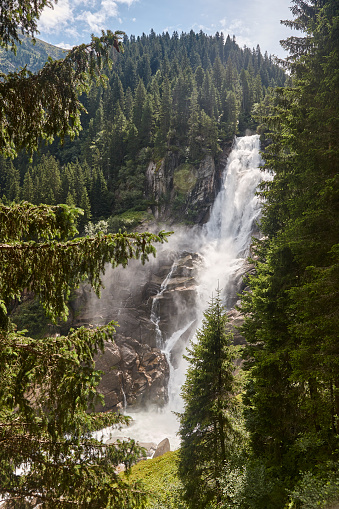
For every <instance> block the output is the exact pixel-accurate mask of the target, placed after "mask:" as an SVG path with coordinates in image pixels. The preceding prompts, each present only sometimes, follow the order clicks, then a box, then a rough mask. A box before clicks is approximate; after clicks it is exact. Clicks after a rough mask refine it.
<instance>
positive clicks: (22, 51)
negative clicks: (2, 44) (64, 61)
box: [0, 36, 67, 74]
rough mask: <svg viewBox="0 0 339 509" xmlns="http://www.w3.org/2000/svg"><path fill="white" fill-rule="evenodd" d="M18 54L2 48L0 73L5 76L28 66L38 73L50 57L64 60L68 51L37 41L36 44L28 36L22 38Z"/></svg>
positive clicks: (0, 52)
mask: <svg viewBox="0 0 339 509" xmlns="http://www.w3.org/2000/svg"><path fill="white" fill-rule="evenodd" d="M20 41H21V44H19V45H18V47H17V50H16V54H15V53H14V52H8V51H6V50H5V49H3V48H0V72H3V73H5V74H7V73H9V72H16V71H18V70H19V69H20V68H22V67H25V66H27V69H28V70H29V71H31V72H36V71H38V70H39V69H41V67H42V66H43V65H44V63H45V62H46V60H47V59H48V57H51V58H53V59H58V58H64V57H65V55H66V53H67V51H66V50H63V49H61V48H57V47H56V46H52V44H48V43H47V42H44V41H41V40H40V39H36V42H35V44H34V43H33V41H32V39H30V38H29V37H27V36H21V37H20Z"/></svg>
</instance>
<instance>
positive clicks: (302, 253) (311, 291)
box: [243, 0, 339, 507]
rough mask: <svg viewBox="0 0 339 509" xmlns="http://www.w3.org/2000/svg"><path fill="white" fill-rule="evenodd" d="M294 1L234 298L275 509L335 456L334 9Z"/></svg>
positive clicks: (254, 429) (257, 439)
mask: <svg viewBox="0 0 339 509" xmlns="http://www.w3.org/2000/svg"><path fill="white" fill-rule="evenodd" d="M293 4H294V5H293V7H292V12H293V14H294V15H295V19H294V20H293V21H291V22H286V24H288V25H290V26H293V27H295V28H297V29H302V31H303V32H304V35H303V36H302V37H300V38H298V37H294V36H293V37H291V38H289V39H287V40H286V41H285V43H284V46H285V47H286V48H288V49H289V50H290V53H291V55H290V57H289V58H288V61H287V64H288V65H289V67H290V71H291V75H292V78H293V86H290V87H286V88H285V89H278V91H277V95H276V99H275V104H276V107H275V109H274V111H273V114H272V116H271V119H270V121H269V127H270V132H269V135H268V136H269V137H270V138H271V140H272V143H271V144H270V145H269V146H268V147H267V149H266V151H265V153H264V158H265V164H266V167H267V168H269V169H270V170H271V171H273V172H274V174H275V176H274V179H273V180H272V181H271V182H268V183H266V184H264V186H263V189H262V193H263V196H264V197H265V199H266V202H265V205H264V211H263V218H262V221H261V230H262V233H263V234H264V236H265V238H264V239H263V240H261V241H258V242H257V243H256V244H257V246H256V253H257V262H256V275H255V276H254V277H253V278H252V280H251V283H250V286H251V292H250V293H248V294H247V295H246V296H245V298H244V301H243V302H244V304H243V309H244V310H245V311H246V312H248V316H247V319H246V323H245V326H244V332H245V337H246V339H247V340H248V341H249V343H251V345H250V346H249V348H248V358H249V364H250V365H252V381H251V384H250V386H249V388H248V399H247V404H248V409H247V424H248V428H249V430H250V432H251V440H252V448H253V451H254V453H255V455H256V456H257V458H259V460H260V462H261V463H262V464H263V465H265V466H266V467H267V471H268V472H269V473H270V476H271V481H272V482H274V484H275V489H274V490H272V495H271V497H267V502H266V505H265V507H274V504H278V506H280V507H282V506H283V505H284V504H285V503H286V500H287V490H291V489H292V488H294V487H295V484H296V483H297V482H298V479H300V478H301V477H302V475H308V476H318V478H320V479H322V482H323V484H324V485H326V482H327V481H326V479H327V477H326V476H328V478H330V477H331V473H332V472H335V473H336V472H337V471H338V459H339V450H338V433H339V422H338V411H339V406H338V402H339V396H338V395H339V383H338V377H337V373H338V369H339V349H338V336H339V322H338V288H339V277H338V276H339V272H338V267H339V264H338V260H339V259H338V252H339V250H338V238H339V237H338V234H339V222H338V217H339V214H338V189H339V186H338V174H339V173H338V170H339V157H338V154H339V144H338V136H337V134H336V133H338V129H339V124H338V119H339V111H338V104H339V97H338V94H339V86H338V74H337V72H336V71H335V69H337V68H338V65H339V49H338V38H337V27H338V20H339V5H338V2H336V1H333V0H325V1H321V2H318V1H315V0H309V1H308V2H304V1H301V0H294V1H293ZM277 423H279V425H277ZM324 465H326V466H325V467H324ZM318 481H319V479H318ZM319 482H320V481H319ZM315 496H316V495H315ZM337 496H338V497H339V493H338V495H337ZM319 497H321V495H319ZM315 500H316V501H315V506H318V505H320V504H321V503H322V502H323V499H322V498H319V499H315ZM261 507H263V506H261ZM297 507H299V505H297Z"/></svg>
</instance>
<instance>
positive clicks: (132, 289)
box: [72, 252, 202, 411]
mask: <svg viewBox="0 0 339 509" xmlns="http://www.w3.org/2000/svg"><path fill="white" fill-rule="evenodd" d="M176 257H177V255H176V253H173V252H172V253H169V252H166V253H163V254H162V255H159V257H158V258H157V259H156V260H153V261H151V262H150V263H148V264H146V265H144V266H141V265H140V263H138V262H135V263H134V261H132V263H130V265H129V266H128V267H127V268H126V269H121V268H117V269H114V271H113V270H111V269H110V270H108V271H107V274H106V276H107V277H106V278H105V280H104V282H105V288H104V289H103V290H102V295H101V299H100V300H99V299H97V297H96V296H95V295H94V294H93V292H91V291H90V289H89V288H88V287H85V286H84V287H82V288H81V289H80V290H79V291H78V295H77V298H76V299H75V300H74V302H73V303H72V308H73V322H72V326H73V327H74V326H75V327H77V326H81V325H85V326H92V327H93V326H96V325H102V324H105V323H108V322H110V321H111V320H116V321H117V322H118V324H119V326H117V327H116V335H115V337H114V343H106V345H105V352H104V354H101V355H99V356H98V357H97V359H96V368H97V369H99V370H101V371H103V373H104V374H103V377H102V380H101V383H100V385H99V390H100V392H101V393H102V394H103V395H104V400H105V403H104V406H98V407H97V410H98V411H99V410H100V411H101V410H119V409H122V408H124V407H125V406H134V407H143V406H145V405H147V404H151V405H156V406H159V407H162V406H163V405H165V404H166V402H167V400H168V393H167V385H168V379H169V365H168V361H167V359H166V356H165V355H164V353H162V352H161V347H162V346H163V344H164V343H166V341H167V339H168V338H169V337H171V335H172V334H173V332H175V331H177V330H180V329H181V328H182V327H183V326H184V325H186V324H187V323H189V322H192V324H191V326H190V328H189V329H188V330H186V331H185V332H183V334H182V335H181V336H180V335H179V337H178V339H177V343H176V344H175V345H174V347H173V350H172V352H171V362H172V363H173V364H174V365H175V364H176V360H177V359H178V358H179V356H181V355H182V353H183V351H184V349H185V346H184V345H185V344H186V343H187V340H188V337H189V334H190V333H191V332H192V330H193V327H194V323H195V322H194V321H195V318H196V306H195V298H196V285H197V283H196V276H197V270H198V268H199V267H200V264H201V263H202V262H201V258H200V256H199V255H197V254H195V253H189V252H183V253H182V254H181V255H180V257H179V259H176ZM175 259H176V262H175V264H174V265H173V262H174V260H175ZM170 271H172V272H171V278H170V279H169V282H168V285H167V286H166V288H164V289H163V292H161V288H162V286H161V285H162V284H163V282H164V280H165V279H166V276H167V275H168V274H169V273H170ZM160 293H161V295H160V296H159V294H160ZM155 300H156V301H157V302H156V305H157V307H158V309H157V313H160V315H159V316H161V320H160V322H159V323H158V327H159V329H160V331H161V336H162V340H161V341H160V342H159V339H157V334H156V325H155V323H154V321H152V319H151V314H152V305H154V301H155Z"/></svg>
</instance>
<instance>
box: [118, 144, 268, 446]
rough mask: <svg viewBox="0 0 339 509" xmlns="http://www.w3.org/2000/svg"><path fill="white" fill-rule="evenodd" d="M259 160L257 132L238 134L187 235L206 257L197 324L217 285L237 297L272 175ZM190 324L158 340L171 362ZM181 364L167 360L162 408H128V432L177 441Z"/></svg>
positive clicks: (146, 438)
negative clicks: (202, 219)
mask: <svg viewBox="0 0 339 509" xmlns="http://www.w3.org/2000/svg"><path fill="white" fill-rule="evenodd" d="M260 165H261V158H260V154H259V136H258V135H255V136H245V137H243V138H237V139H236V140H235V143H234V147H233V150H232V152H231V154H230V156H229V158H228V162H227V166H226V168H225V172H224V177H223V184H222V189H221V191H220V192H219V194H218V196H217V198H216V200H215V203H214V205H213V208H212V211H211V216H210V220H209V221H208V223H207V224H206V225H205V227H204V228H203V230H202V231H201V230H200V233H199V234H195V237H194V238H193V239H191V242H190V244H191V245H192V246H193V245H194V246H198V247H197V248H196V251H198V252H199V253H200V254H201V255H202V257H203V259H204V265H203V267H202V268H201V270H200V274H199V289H198V295H197V308H198V316H199V317H200V318H199V319H198V326H199V323H201V318H202V314H203V311H204V310H205V309H206V308H207V306H208V302H209V301H210V299H211V297H212V295H213V292H214V291H215V289H216V288H217V287H219V288H220V289H221V290H222V296H223V300H224V302H225V304H226V306H228V305H229V304H230V303H231V302H232V301H234V300H235V299H236V292H237V290H238V288H237V280H239V277H240V274H241V271H242V268H243V266H244V264H245V262H246V257H247V255H248V252H249V248H250V243H251V235H252V234H253V229H254V226H255V224H256V221H257V220H258V218H259V215H260V202H259V199H258V197H257V196H256V189H257V186H258V184H259V183H260V182H261V181H262V180H263V178H265V179H268V178H270V177H269V176H268V175H267V174H264V173H263V172H262V170H260ZM186 240H187V239H186ZM177 249H178V247H177ZM174 267H175V263H174V264H173V265H172V268H171V271H170V272H169V274H168V275H167V277H166V278H165V280H164V282H163V283H162V285H161V288H160V292H159V294H158V297H159V298H160V297H161V296H162V294H163V293H164V291H165V290H166V287H167V285H168V283H169V281H170V278H171V276H172V274H173V270H174ZM153 302H154V304H153V306H152V316H151V320H152V321H153V323H155V325H156V328H157V330H159V331H160V329H159V320H160V316H159V315H158V307H157V305H156V303H157V297H155V298H154V301H153ZM191 325H192V322H189V323H187V324H186V326H185V327H184V328H183V329H181V330H178V331H176V332H175V333H174V334H173V335H172V337H170V338H168V340H167V342H166V344H165V345H163V344H162V342H161V348H162V349H163V351H164V353H165V355H166V357H167V359H168V361H169V363H170V358H171V356H170V353H171V349H172V348H173V346H174V345H175V344H176V342H177V340H178V338H180V337H181V336H182V335H183V333H184V332H185V331H186V330H188V328H189V327H190V326H191ZM158 334H161V332H158ZM160 337H161V336H160ZM185 369H186V361H184V359H183V360H182V362H181V363H179V365H178V366H176V368H174V366H172V365H171V364H170V380H169V386H168V393H169V402H168V405H167V407H166V408H165V409H163V410H159V411H157V412H154V411H150V412H133V413H131V412H130V411H128V412H127V413H128V415H132V417H133V419H134V423H133V424H132V426H131V427H130V428H128V429H127V430H126V431H125V433H126V436H129V437H131V438H134V439H136V440H139V441H140V442H149V441H152V442H159V441H160V440H162V439H163V438H169V439H170V443H171V447H172V449H173V448H175V447H177V446H178V445H179V440H178V437H177V436H176V432H177V429H178V421H177V419H176V417H175V416H174V414H173V412H174V411H176V412H180V411H182V401H181V398H180V387H181V385H182V383H183V381H184V373H185Z"/></svg>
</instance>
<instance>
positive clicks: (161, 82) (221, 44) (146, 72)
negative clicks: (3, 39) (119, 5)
mask: <svg viewBox="0 0 339 509" xmlns="http://www.w3.org/2000/svg"><path fill="white" fill-rule="evenodd" d="M123 48H124V52H123V53H121V54H117V53H116V54H115V55H114V65H113V68H112V70H111V71H108V81H107V83H106V87H105V88H103V87H102V86H100V87H98V86H97V85H96V84H95V83H93V86H92V87H91V90H90V91H89V93H87V94H83V96H82V99H81V100H82V103H83V104H84V106H85V108H86V110H87V111H88V114H83V115H82V119H81V120H82V125H83V131H82V132H81V135H80V137H79V138H77V139H76V140H74V141H73V142H71V141H70V140H66V141H65V144H64V145H63V146H61V147H60V145H59V143H58V141H55V142H54V143H53V145H52V146H48V147H47V148H46V147H44V146H42V147H41V150H40V155H34V157H33V162H32V163H30V162H29V158H28V157H27V156H25V155H24V154H22V155H20V157H19V158H18V159H17V160H15V161H14V162H12V161H10V160H4V159H2V160H1V168H0V169H1V179H0V196H1V197H2V199H3V200H4V201H7V202H10V201H12V200H15V201H20V200H27V201H29V202H31V203H34V204H39V203H48V204H51V205H54V204H57V203H67V204H69V205H76V206H78V207H81V208H82V209H83V210H84V211H85V214H84V216H83V218H82V223H83V224H85V223H86V222H88V220H89V219H91V220H92V221H97V220H98V219H102V218H109V217H110V216H115V215H119V214H121V213H123V212H125V211H127V210H131V209H133V210H134V211H144V210H146V209H147V208H148V207H149V205H150V204H152V196H146V195H145V172H146V169H147V165H148V163H149V162H150V161H151V160H152V161H154V162H155V164H157V165H158V166H159V165H160V163H161V161H162V160H163V159H164V158H166V156H167V155H168V154H169V153H175V154H176V156H177V161H178V165H179V164H181V163H186V164H189V165H192V166H194V165H197V164H199V162H200V161H201V160H202V159H203V158H204V156H206V154H211V155H212V157H213V158H215V160H217V159H218V156H219V155H220V153H221V149H222V147H223V146H224V145H225V144H226V143H227V142H231V141H232V139H233V137H234V135H235V134H239V133H240V134H241V133H244V132H245V130H246V129H255V128H256V125H257V123H258V118H257V116H258V115H257V116H256V118H253V116H252V113H253V110H254V111H257V110H259V112H260V111H261V109H262V108H264V109H265V104H266V103H268V102H269V96H270V93H271V90H272V89H273V88H274V87H276V86H283V85H284V83H285V81H286V74H285V72H284V71H283V70H282V68H281V67H279V66H278V65H275V64H274V63H273V62H272V59H271V57H270V56H268V54H267V52H265V54H264V55H263V54H262V53H261V51H260V48H259V46H257V48H256V49H250V48H244V49H241V48H240V47H239V46H238V45H237V43H236V42H235V39H234V37H233V38H231V37H230V36H227V37H226V39H225V38H224V35H223V34H219V33H217V34H216V35H215V36H213V37H212V36H207V35H206V34H204V33H203V32H200V33H195V32H193V30H192V31H191V32H190V33H189V34H185V33H181V34H180V36H179V34H178V33H176V32H174V33H173V35H172V36H170V35H169V34H168V33H164V34H162V35H156V34H155V33H154V32H153V31H151V33H150V34H149V35H145V34H143V35H142V36H141V37H137V38H136V37H134V36H131V37H129V38H128V37H127V36H124V38H123ZM22 60H24V57H22ZM27 62H28V63H29V60H27ZM260 105H261V106H260ZM266 108H267V106H266ZM259 116H260V115H259ZM177 206H179V211H180V196H178V199H177ZM173 212H174V214H175V209H174V210H173ZM179 215H180V214H179ZM111 224H112V227H114V225H116V224H117V225H120V224H121V223H119V221H118V222H117V221H112V222H111Z"/></svg>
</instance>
